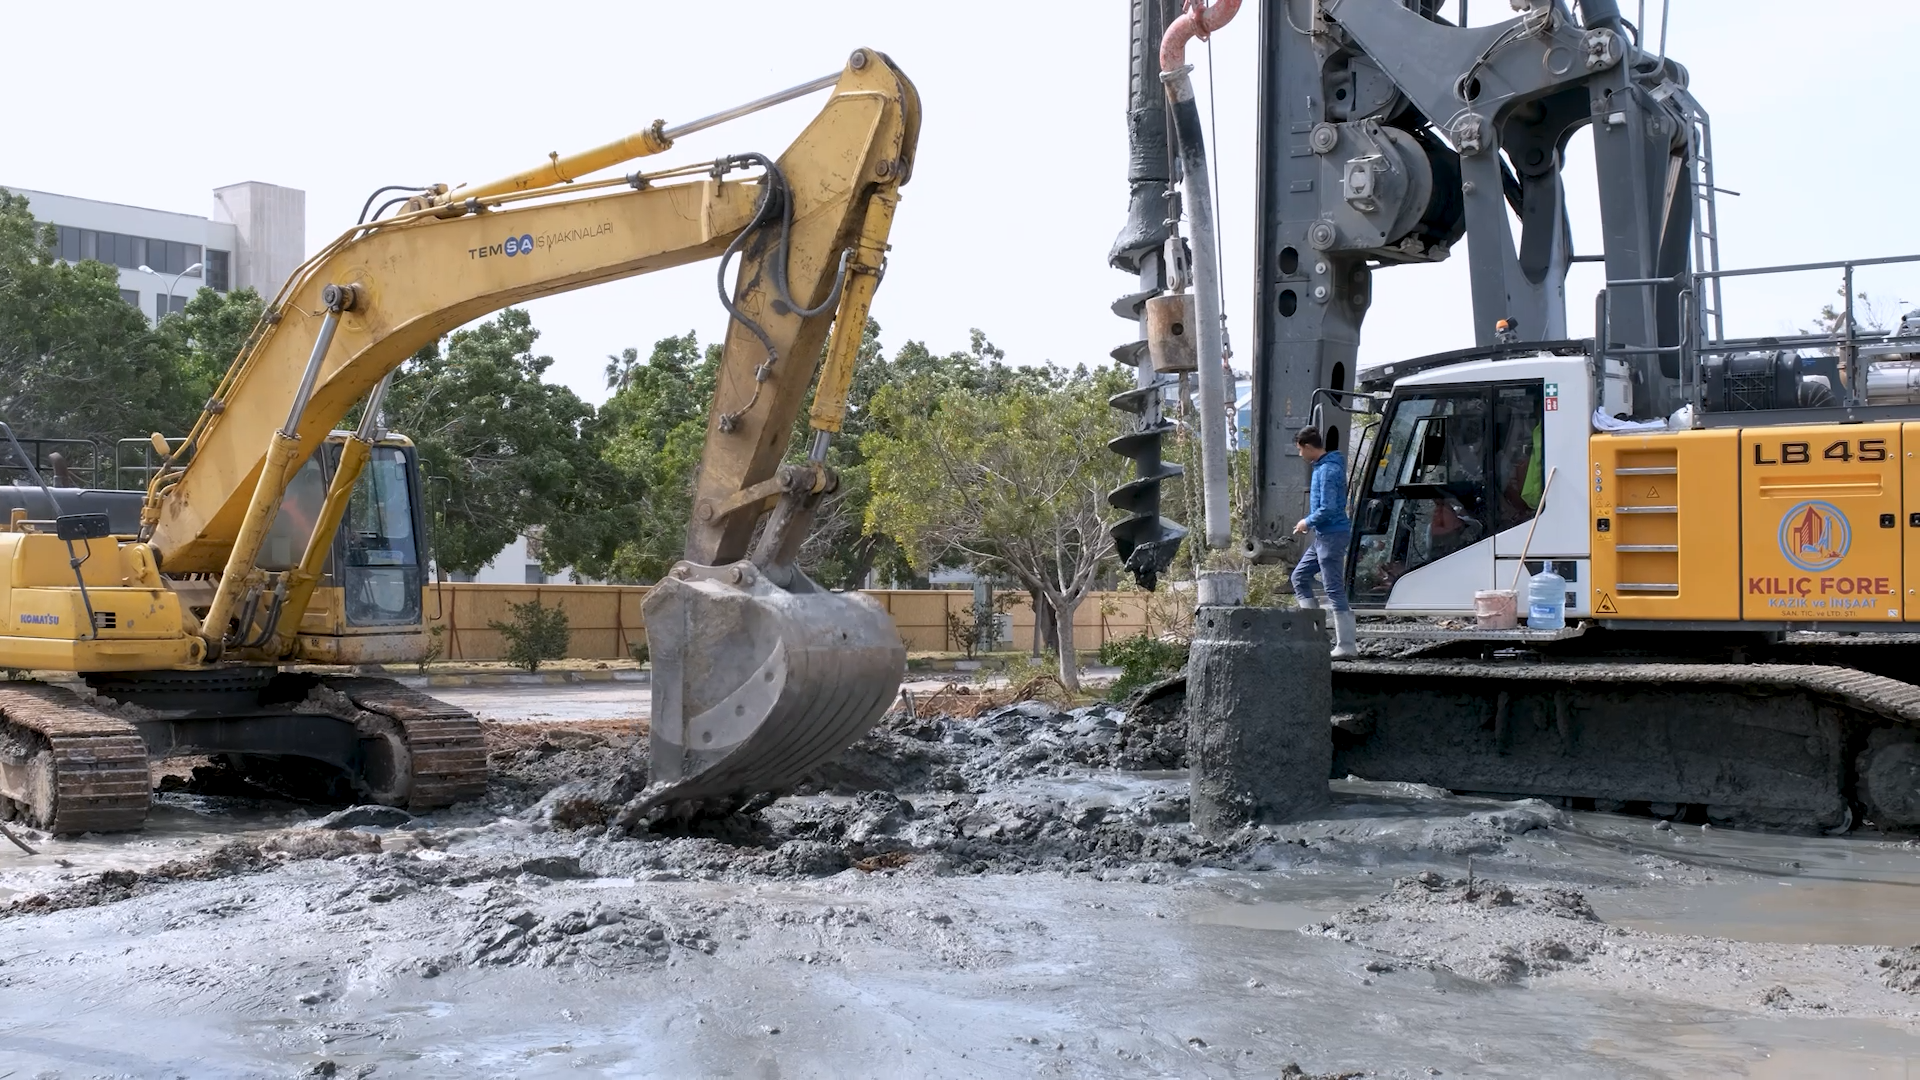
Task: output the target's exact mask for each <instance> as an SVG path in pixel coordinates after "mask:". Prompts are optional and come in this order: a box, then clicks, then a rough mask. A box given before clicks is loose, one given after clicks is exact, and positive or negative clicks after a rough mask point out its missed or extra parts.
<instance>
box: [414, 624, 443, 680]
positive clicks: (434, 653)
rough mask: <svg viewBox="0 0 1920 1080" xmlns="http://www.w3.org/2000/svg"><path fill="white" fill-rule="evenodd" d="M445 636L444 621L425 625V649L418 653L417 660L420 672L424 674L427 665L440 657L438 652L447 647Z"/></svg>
mask: <svg viewBox="0 0 1920 1080" xmlns="http://www.w3.org/2000/svg"><path fill="white" fill-rule="evenodd" d="M446 636H447V627H446V624H444V623H434V624H433V625H432V626H429V627H427V651H426V652H423V653H421V654H420V660H419V661H418V662H419V665H420V674H422V675H425V674H426V673H427V667H428V665H430V664H432V663H433V662H434V661H435V660H438V659H440V654H441V653H442V652H444V651H445V650H446V647H447V642H446Z"/></svg>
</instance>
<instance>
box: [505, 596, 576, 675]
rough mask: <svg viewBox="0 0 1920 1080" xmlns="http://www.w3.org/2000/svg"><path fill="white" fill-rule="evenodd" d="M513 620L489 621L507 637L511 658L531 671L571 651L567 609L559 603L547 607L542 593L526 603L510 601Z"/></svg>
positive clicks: (508, 655) (510, 659) (514, 662)
mask: <svg viewBox="0 0 1920 1080" xmlns="http://www.w3.org/2000/svg"><path fill="white" fill-rule="evenodd" d="M507 606H508V609H509V610H511V611H512V612H513V621H512V622H510V623H503V622H495V621H489V622H488V623H487V625H488V626H490V627H492V628H493V629H495V630H498V631H500V634H501V636H503V637H505V638H506V639H507V662H508V663H510V664H512V665H513V666H515V667H523V668H526V669H527V670H528V671H539V670H540V663H541V661H544V660H559V659H561V658H562V657H564V656H566V655H567V645H568V630H569V627H568V625H567V612H566V609H565V608H562V607H560V606H558V605H555V606H554V607H547V606H546V605H545V604H542V603H541V602H540V600H539V598H538V597H536V598H534V599H532V600H529V601H527V602H526V603H524V604H509V605H507Z"/></svg>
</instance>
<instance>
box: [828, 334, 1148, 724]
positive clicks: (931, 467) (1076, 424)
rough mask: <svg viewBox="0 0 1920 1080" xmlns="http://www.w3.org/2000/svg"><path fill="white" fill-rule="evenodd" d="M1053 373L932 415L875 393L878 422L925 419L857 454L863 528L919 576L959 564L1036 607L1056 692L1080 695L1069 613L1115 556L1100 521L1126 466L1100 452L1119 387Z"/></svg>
mask: <svg viewBox="0 0 1920 1080" xmlns="http://www.w3.org/2000/svg"><path fill="white" fill-rule="evenodd" d="M1057 374H1058V377H1057V378H1054V379H1050V380H1044V381H1041V382H1037V383H1035V384H1022V385H1016V386H1013V387H1011V388H1008V389H1006V390H1003V391H1001V392H999V393H993V394H983V393H981V392H979V391H977V390H974V389H966V388H947V389H945V390H942V391H940V392H938V394H937V397H936V398H935V400H934V401H932V402H931V406H932V407H931V412H930V415H926V413H927V406H928V404H929V403H928V402H926V401H924V400H920V401H916V400H913V393H912V391H911V390H910V389H907V388H892V387H890V388H888V389H887V390H885V391H882V392H881V394H879V395H878V396H876V398H875V400H874V404H873V408H874V409H875V410H876V411H883V410H888V409H895V410H900V411H901V413H902V415H903V416H907V415H923V416H924V418H922V419H919V420H917V421H916V422H912V423H893V424H888V425H886V430H887V432H888V433H887V434H876V435H871V436H869V437H868V439H867V440H866V441H865V442H864V443H863V449H864V450H865V452H866V457H867V461H868V463H869V465H870V467H871V470H872V473H871V483H872V485H873V497H872V502H871V503H870V504H869V508H868V517H867V526H868V529H869V530H870V531H880V532H885V533H887V534H889V535H891V536H893V537H894V538H895V539H896V540H898V541H899V543H900V544H901V546H902V547H903V548H905V549H906V550H907V551H908V552H909V554H910V556H911V558H912V559H913V560H914V563H915V565H916V566H927V565H932V564H934V563H937V562H939V561H941V560H955V559H957V560H961V561H965V562H967V563H968V564H970V565H972V566H973V567H975V568H976V569H978V570H981V571H986V572H998V573H1004V574H1006V575H1008V576H1010V577H1012V578H1014V579H1015V580H1016V581H1018V582H1019V583H1020V584H1021V585H1022V586H1023V587H1025V588H1026V589H1027V590H1028V591H1029V592H1030V593H1033V594H1035V595H1037V596H1038V597H1040V598H1041V599H1042V600H1043V601H1044V603H1045V605H1046V607H1048V608H1051V609H1052V613H1053V615H1054V618H1055V620H1056V626H1057V632H1058V634H1059V643H1060V650H1059V651H1060V681H1061V682H1062V683H1064V684H1065V685H1066V686H1067V687H1068V688H1069V689H1073V690H1077V689H1078V688H1079V685H1080V681H1079V663H1078V657H1077V655H1076V653H1075V649H1074V634H1073V617H1074V612H1075V611H1076V609H1078V608H1079V606H1080V603H1081V601H1082V600H1084V599H1085V598H1086V596H1087V593H1088V592H1089V591H1091V590H1092V588H1093V586H1094V583H1095V581H1097V580H1098V578H1099V575H1100V571H1101V570H1102V568H1103V567H1105V566H1106V565H1107V563H1108V560H1110V559H1111V558H1112V557H1113V542H1112V540H1111V539H1110V538H1109V537H1108V536H1107V528H1106V521H1105V520H1104V518H1103V514H1104V513H1105V510H1106V493H1107V492H1108V491H1109V490H1110V489H1112V488H1113V487H1115V486H1117V485H1118V484H1119V483H1121V482H1122V480H1123V479H1124V471H1125V470H1124V465H1125V462H1124V461H1123V460H1122V459H1120V458H1119V457H1117V456H1116V455H1114V454H1113V453H1111V452H1110V451H1109V450H1108V449H1107V446H1106V443H1107V440H1108V439H1109V438H1111V437H1113V436H1114V435H1115V434H1118V423H1117V421H1116V417H1117V415H1118V414H1117V413H1115V412H1114V411H1113V410H1112V409H1110V408H1109V407H1108V406H1107V397H1108V395H1109V394H1111V393H1112V392H1114V391H1115V390H1116V389H1117V388H1118V384H1117V383H1116V381H1115V380H1114V379H1113V378H1111V377H1110V376H1107V375H1101V376H1096V375H1091V374H1089V373H1087V372H1085V371H1084V370H1082V371H1077V372H1074V373H1072V374H1067V373H1057ZM1043 614H1044V613H1043V612H1040V611H1036V612H1035V616H1036V618H1040V617H1041V616H1042V615H1043Z"/></svg>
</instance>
